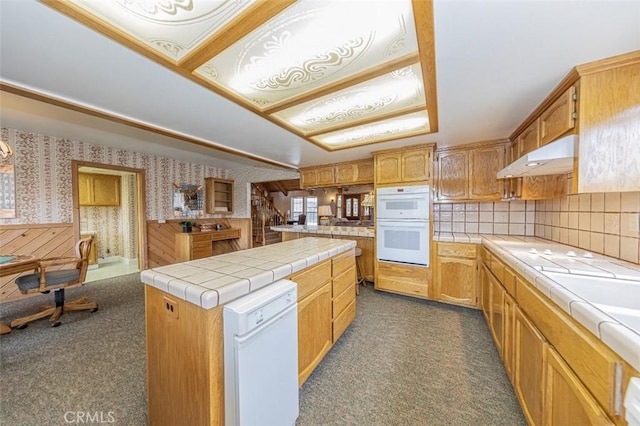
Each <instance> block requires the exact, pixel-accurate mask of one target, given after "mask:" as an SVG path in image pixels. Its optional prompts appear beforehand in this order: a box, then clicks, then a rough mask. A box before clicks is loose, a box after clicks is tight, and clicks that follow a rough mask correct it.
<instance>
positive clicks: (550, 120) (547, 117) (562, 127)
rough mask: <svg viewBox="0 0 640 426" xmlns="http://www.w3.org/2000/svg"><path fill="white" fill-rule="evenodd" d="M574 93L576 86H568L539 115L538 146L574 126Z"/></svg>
mask: <svg viewBox="0 0 640 426" xmlns="http://www.w3.org/2000/svg"><path fill="white" fill-rule="evenodd" d="M575 93H576V88H575V87H574V86H572V87H570V88H569V89H567V91H566V92H564V93H563V94H562V95H561V96H560V97H559V98H558V99H557V100H556V101H555V102H554V103H553V104H551V106H550V107H549V108H547V109H546V110H545V111H544V112H543V113H542V115H541V116H540V146H542V145H545V144H547V143H549V142H551V141H553V140H554V139H556V138H558V137H559V136H562V135H563V134H565V133H567V132H568V131H569V130H571V129H573V128H574V127H575V122H576V121H575V119H574V114H573V113H574V112H575V100H574V95H575Z"/></svg>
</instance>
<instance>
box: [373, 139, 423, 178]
mask: <svg viewBox="0 0 640 426" xmlns="http://www.w3.org/2000/svg"><path fill="white" fill-rule="evenodd" d="M433 147H434V145H433V144H425V145H413V146H409V147H404V148H398V149H393V150H385V151H376V152H373V154H374V158H375V172H376V173H375V184H376V185H377V186H384V185H393V184H398V183H426V184H430V183H431V158H432V156H433Z"/></svg>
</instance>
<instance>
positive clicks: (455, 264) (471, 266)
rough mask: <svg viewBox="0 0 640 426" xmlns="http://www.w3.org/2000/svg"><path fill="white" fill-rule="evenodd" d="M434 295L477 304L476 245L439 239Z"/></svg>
mask: <svg viewBox="0 0 640 426" xmlns="http://www.w3.org/2000/svg"><path fill="white" fill-rule="evenodd" d="M435 249H436V251H437V257H436V266H435V268H436V280H435V285H434V286H433V287H434V295H433V298H434V299H435V300H439V301H441V302H447V303H454V304H456V305H464V306H472V307H475V306H477V305H478V293H477V291H478V285H477V280H478V274H477V269H478V261H477V245H476V244H462V243H445V242H438V243H436V247H435Z"/></svg>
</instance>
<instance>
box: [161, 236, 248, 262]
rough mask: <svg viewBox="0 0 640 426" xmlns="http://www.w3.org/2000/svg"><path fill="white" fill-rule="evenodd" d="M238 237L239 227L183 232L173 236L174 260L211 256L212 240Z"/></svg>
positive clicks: (180, 260) (184, 260)
mask: <svg viewBox="0 0 640 426" xmlns="http://www.w3.org/2000/svg"><path fill="white" fill-rule="evenodd" d="M236 238H240V229H238V228H232V229H224V230H222V231H212V232H183V233H180V234H176V237H175V248H174V250H175V257H176V262H186V261H187V260H195V259H203V258H205V257H211V256H213V243H214V241H222V240H233V239H236Z"/></svg>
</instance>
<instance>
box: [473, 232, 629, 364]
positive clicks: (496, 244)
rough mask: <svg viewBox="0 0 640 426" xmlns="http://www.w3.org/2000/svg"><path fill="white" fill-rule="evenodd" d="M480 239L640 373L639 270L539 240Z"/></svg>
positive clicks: (496, 236)
mask: <svg viewBox="0 0 640 426" xmlns="http://www.w3.org/2000/svg"><path fill="white" fill-rule="evenodd" d="M481 240H482V244H483V245H485V246H487V247H488V248H489V249H491V251H493V252H494V253H495V254H496V255H499V257H500V258H501V260H503V261H504V262H505V263H506V264H508V265H509V266H510V267H511V268H513V269H514V270H515V271H517V272H519V273H520V274H521V275H522V276H524V277H525V278H527V279H528V280H529V282H531V283H534V285H535V287H536V288H537V289H538V290H540V291H541V292H542V293H543V294H545V295H546V296H547V297H549V298H550V299H551V300H552V301H553V302H555V304H556V305H558V306H559V307H560V308H561V309H563V310H564V311H565V312H567V313H568V314H569V315H571V317H573V318H574V319H575V320H576V321H578V322H579V323H580V324H582V325H583V326H584V327H585V328H586V329H587V330H589V331H590V332H591V333H593V334H594V335H595V336H597V337H598V338H599V339H600V340H601V341H603V342H604V343H605V344H606V345H607V346H609V347H610V348H611V349H613V350H614V351H615V352H616V353H618V354H619V355H620V356H621V357H622V358H624V359H625V360H626V361H627V362H628V363H629V364H630V365H631V366H633V367H634V368H635V369H636V370H639V371H640V266H639V265H637V264H634V263H630V262H625V261H622V260H618V259H615V258H611V257H607V256H602V255H598V254H590V253H585V252H584V250H580V249H578V248H576V247H572V246H568V245H564V244H559V243H556V242H553V241H549V240H544V239H541V238H537V237H522V236H507V235H481ZM460 242H461V241H460ZM531 249H536V250H537V253H532V252H531ZM545 250H549V252H547V253H545ZM569 252H573V253H571V254H570V255H569V256H567V253H569ZM574 254H575V255H574ZM585 254H587V256H586V257H585V256H584V255H585Z"/></svg>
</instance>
